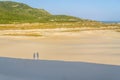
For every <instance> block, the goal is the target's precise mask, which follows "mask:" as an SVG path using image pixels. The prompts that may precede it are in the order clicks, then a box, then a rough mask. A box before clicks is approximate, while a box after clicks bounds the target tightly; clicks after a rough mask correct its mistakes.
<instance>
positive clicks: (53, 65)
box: [0, 58, 120, 80]
mask: <svg viewBox="0 0 120 80" xmlns="http://www.w3.org/2000/svg"><path fill="white" fill-rule="evenodd" d="M0 80H120V66H113V65H102V64H93V63H83V62H64V61H47V60H22V59H12V58H0Z"/></svg>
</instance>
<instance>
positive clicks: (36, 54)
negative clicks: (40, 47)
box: [33, 52, 39, 60]
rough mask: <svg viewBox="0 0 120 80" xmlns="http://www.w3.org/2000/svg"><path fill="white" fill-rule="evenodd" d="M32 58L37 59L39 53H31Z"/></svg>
mask: <svg viewBox="0 0 120 80" xmlns="http://www.w3.org/2000/svg"><path fill="white" fill-rule="evenodd" d="M33 59H35V60H38V59H39V53H38V52H37V53H34V54H33Z"/></svg>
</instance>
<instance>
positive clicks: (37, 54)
mask: <svg viewBox="0 0 120 80" xmlns="http://www.w3.org/2000/svg"><path fill="white" fill-rule="evenodd" d="M36 56H37V60H38V59H39V53H38V52H37V53H36Z"/></svg>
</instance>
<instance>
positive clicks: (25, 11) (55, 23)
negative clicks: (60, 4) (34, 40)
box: [0, 1, 120, 30]
mask: <svg viewBox="0 0 120 80" xmlns="http://www.w3.org/2000/svg"><path fill="white" fill-rule="evenodd" d="M26 23H27V24H26ZM33 23H34V24H33ZM81 27H82V28H84V27H91V28H100V27H103V28H104V27H105V28H106V27H110V28H120V24H104V23H101V22H97V21H92V20H86V19H81V18H77V17H73V16H68V15H52V14H50V13H49V12H47V11H46V10H44V9H37V8H32V7H30V6H28V5H26V4H23V3H18V2H12V1H0V30H10V29H22V30H25V29H44V28H81Z"/></svg>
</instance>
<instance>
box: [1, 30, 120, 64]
mask: <svg viewBox="0 0 120 80" xmlns="http://www.w3.org/2000/svg"><path fill="white" fill-rule="evenodd" d="M34 52H39V55H40V59H41V60H61V61H77V62H79V61H82V62H91V63H100V64H112V65H120V33H119V32H115V31H109V30H98V31H97V30H94V31H81V32H62V33H58V32H57V33H52V34H51V35H49V36H45V37H22V36H19V37H18V36H0V56H1V57H13V58H24V59H33V53H34Z"/></svg>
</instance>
